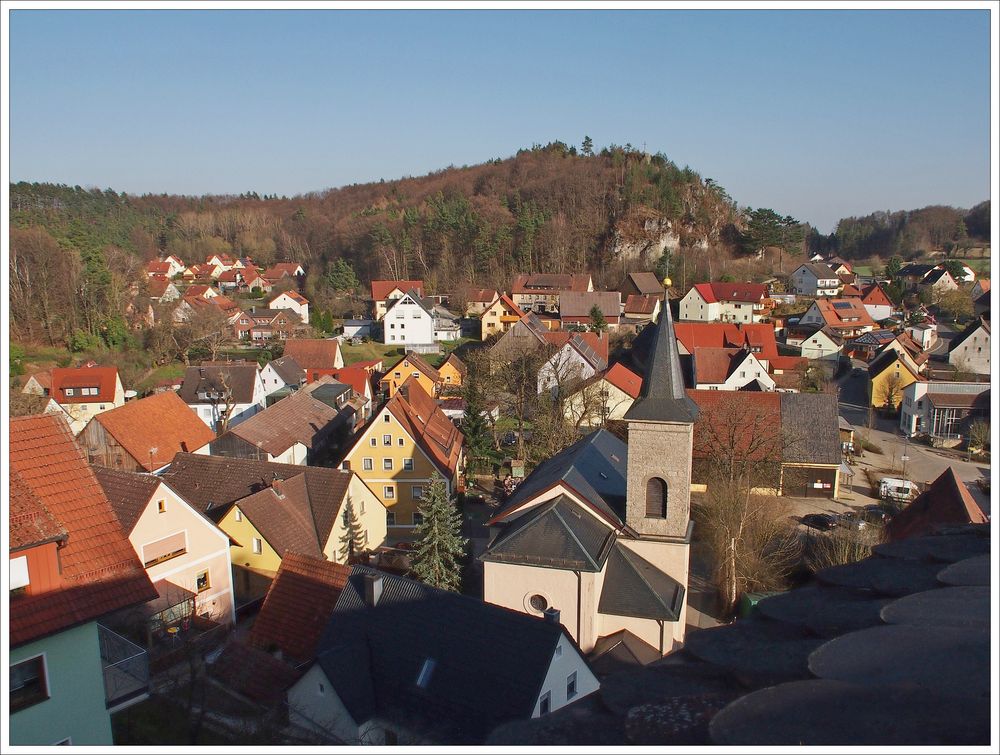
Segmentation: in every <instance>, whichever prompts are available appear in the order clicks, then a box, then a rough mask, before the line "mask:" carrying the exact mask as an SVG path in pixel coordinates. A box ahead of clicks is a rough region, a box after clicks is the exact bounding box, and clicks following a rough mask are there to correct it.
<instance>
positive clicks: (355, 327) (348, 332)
mask: <svg viewBox="0 0 1000 755" xmlns="http://www.w3.org/2000/svg"><path fill="white" fill-rule="evenodd" d="M374 325H375V321H374V320H363V319H349V320H344V338H371V336H372V329H373V326H374Z"/></svg>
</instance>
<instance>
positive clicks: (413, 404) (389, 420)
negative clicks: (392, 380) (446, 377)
mask: <svg viewBox="0 0 1000 755" xmlns="http://www.w3.org/2000/svg"><path fill="white" fill-rule="evenodd" d="M462 442H463V437H462V433H461V432H459V430H458V429H457V428H456V427H455V425H453V424H452V422H451V420H450V419H448V418H447V417H446V416H445V414H444V412H443V411H441V407H440V406H438V405H437V403H436V402H435V401H434V399H433V398H431V397H430V395H429V394H428V393H427V391H425V390H424V389H423V387H422V386H421V384H420V381H419V380H417V379H415V378H414V379H412V380H408V381H405V382H404V384H403V385H402V386H400V387H399V389H398V390H397V391H396V393H395V394H394V395H393V397H392V398H390V399H389V401H388V402H387V403H386V405H385V406H384V407H382V409H380V410H379V411H377V412H375V414H374V416H373V417H372V419H371V421H370V422H369V423H368V424H367V425H366V426H365V427H364V428H363V429H362V430H361V431H360V432H359V433H358V435H357V439H356V440H355V442H354V445H353V446H352V447H351V449H350V450H349V451H348V452H347V455H346V456H345V457H344V460H343V462H342V468H343V469H347V470H351V471H353V472H354V473H355V474H357V475H358V476H359V477H360V478H361V479H362V480H364V482H365V484H366V485H368V487H369V488H371V490H372V492H373V493H374V494H375V495H376V496H377V497H378V499H379V500H380V501H381V502H382V504H383V505H384V506H385V508H386V510H387V512H388V513H387V514H386V516H387V523H388V527H389V529H390V530H392V529H393V528H402V529H404V530H405V529H409V528H413V527H414V526H416V525H417V524H419V523H420V515H419V513H418V512H417V508H418V506H419V502H420V498H421V497H422V496H423V494H424V491H425V490H427V487H428V485H430V483H431V480H432V479H433V478H434V475H435V473H436V474H439V475H441V476H442V477H443V478H444V479H445V482H446V483H447V485H448V492H449V494H450V493H452V492H454V491H456V490H459V489H460V485H459V470H460V468H461V464H462ZM397 534H399V533H398V532H397Z"/></svg>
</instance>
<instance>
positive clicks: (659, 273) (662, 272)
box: [656, 249, 674, 281]
mask: <svg viewBox="0 0 1000 755" xmlns="http://www.w3.org/2000/svg"><path fill="white" fill-rule="evenodd" d="M673 261H674V255H673V252H671V251H670V250H669V249H664V250H663V254H661V255H660V258H659V259H658V260H657V261H656V277H657V278H658V279H659V280H661V281H662V280H663V279H664V278H669V277H670V268H671V266H672V265H673Z"/></svg>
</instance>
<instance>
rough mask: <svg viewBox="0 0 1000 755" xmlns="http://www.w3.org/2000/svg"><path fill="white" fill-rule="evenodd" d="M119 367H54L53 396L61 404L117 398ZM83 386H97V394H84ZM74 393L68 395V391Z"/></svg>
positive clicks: (87, 402)
mask: <svg viewBox="0 0 1000 755" xmlns="http://www.w3.org/2000/svg"><path fill="white" fill-rule="evenodd" d="M117 382H118V368H117V367H53V368H52V388H51V391H50V394H51V396H52V397H53V398H54V399H55V400H56V402H57V403H60V404H96V403H100V402H101V401H109V402H110V401H114V400H115V387H116V385H117ZM81 388H97V395H90V396H83V395H81V394H80V389H81ZM67 390H72V391H73V395H72V396H67V395H66V391H67Z"/></svg>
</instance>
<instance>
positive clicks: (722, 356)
mask: <svg viewBox="0 0 1000 755" xmlns="http://www.w3.org/2000/svg"><path fill="white" fill-rule="evenodd" d="M748 356H749V354H748V353H747V352H745V351H744V350H743V349H715V348H710V347H709V348H701V349H695V350H694V353H693V355H692V360H691V362H692V366H693V370H694V382H695V384H696V385H697V384H699V383H707V384H714V383H724V382H726V378H728V377H729V376H730V375H731V374H732V373H733V371H734V370H736V369H737V368H738V367H739V366H740V365H741V364H743V362H744V361H745V360H746V359H747V357H748Z"/></svg>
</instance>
